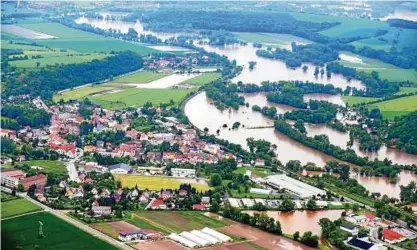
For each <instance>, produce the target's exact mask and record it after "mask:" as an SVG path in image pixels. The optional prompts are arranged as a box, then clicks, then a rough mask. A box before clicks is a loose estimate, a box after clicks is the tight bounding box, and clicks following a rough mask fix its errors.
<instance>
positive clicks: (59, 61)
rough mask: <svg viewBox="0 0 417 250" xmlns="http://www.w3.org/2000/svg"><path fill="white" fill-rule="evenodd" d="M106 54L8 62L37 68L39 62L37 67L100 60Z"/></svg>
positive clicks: (22, 66)
mask: <svg viewBox="0 0 417 250" xmlns="http://www.w3.org/2000/svg"><path fill="white" fill-rule="evenodd" d="M107 56H108V55H106V54H90V55H79V56H57V57H47V58H38V59H28V60H18V61H10V62H9V64H10V65H12V66H16V67H18V68H37V67H36V66H37V63H38V62H39V63H40V65H39V67H41V68H43V67H46V66H51V65H55V64H75V63H84V62H90V61H92V60H95V59H97V60H100V59H103V58H105V57H107Z"/></svg>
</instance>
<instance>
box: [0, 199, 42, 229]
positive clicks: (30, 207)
mask: <svg viewBox="0 0 417 250" xmlns="http://www.w3.org/2000/svg"><path fill="white" fill-rule="evenodd" d="M2 195H3V194H2ZM39 210H42V209H41V208H40V207H38V206H36V205H35V204H33V203H32V202H30V201H27V200H25V199H21V198H17V199H13V200H8V201H4V202H1V218H2V219H4V218H7V217H12V216H16V215H20V214H25V213H30V212H34V211H39ZM2 228H3V227H2Z"/></svg>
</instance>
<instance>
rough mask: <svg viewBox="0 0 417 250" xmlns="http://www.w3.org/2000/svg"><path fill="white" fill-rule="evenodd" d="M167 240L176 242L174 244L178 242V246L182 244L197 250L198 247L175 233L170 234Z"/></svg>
mask: <svg viewBox="0 0 417 250" xmlns="http://www.w3.org/2000/svg"><path fill="white" fill-rule="evenodd" d="M168 238H170V239H171V240H173V241H176V242H178V243H180V244H182V245H184V246H186V247H189V248H197V247H198V245H197V244H196V243H194V242H193V241H190V240H187V239H186V238H184V237H181V236H179V235H178V234H176V233H172V234H170V235H169V236H168Z"/></svg>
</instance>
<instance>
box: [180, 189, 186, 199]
mask: <svg viewBox="0 0 417 250" xmlns="http://www.w3.org/2000/svg"><path fill="white" fill-rule="evenodd" d="M178 195H179V196H181V197H185V196H187V195H188V191H187V190H185V189H181V190H180V191H179V192H178Z"/></svg>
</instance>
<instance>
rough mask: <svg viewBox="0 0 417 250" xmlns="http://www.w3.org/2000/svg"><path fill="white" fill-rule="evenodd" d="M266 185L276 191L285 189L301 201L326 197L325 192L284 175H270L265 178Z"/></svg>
mask: <svg viewBox="0 0 417 250" xmlns="http://www.w3.org/2000/svg"><path fill="white" fill-rule="evenodd" d="M265 181H266V183H267V184H268V185H270V186H273V187H275V188H278V189H285V190H286V191H288V192H289V193H292V194H294V195H296V196H298V197H300V198H302V199H311V198H312V197H317V196H323V195H326V191H324V190H321V189H319V188H316V187H313V186H311V185H308V184H306V183H304V182H301V181H299V180H296V179H293V178H291V177H288V176H286V175H284V174H280V175H271V176H268V177H266V178H265Z"/></svg>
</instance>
